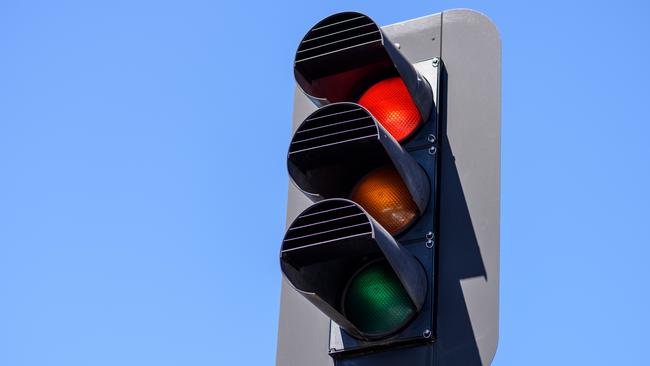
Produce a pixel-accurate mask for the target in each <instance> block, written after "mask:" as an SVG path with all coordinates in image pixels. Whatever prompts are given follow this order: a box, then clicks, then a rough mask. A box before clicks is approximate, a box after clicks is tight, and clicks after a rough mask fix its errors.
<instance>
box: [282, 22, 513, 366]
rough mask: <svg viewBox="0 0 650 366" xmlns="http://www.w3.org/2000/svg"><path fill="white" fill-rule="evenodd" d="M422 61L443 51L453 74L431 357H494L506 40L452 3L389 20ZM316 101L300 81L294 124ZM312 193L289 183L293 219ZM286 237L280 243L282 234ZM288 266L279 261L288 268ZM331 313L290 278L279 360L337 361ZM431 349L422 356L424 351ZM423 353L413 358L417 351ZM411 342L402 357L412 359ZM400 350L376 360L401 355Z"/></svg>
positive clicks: (484, 360)
mask: <svg viewBox="0 0 650 366" xmlns="http://www.w3.org/2000/svg"><path fill="white" fill-rule="evenodd" d="M383 29H384V31H385V32H386V34H387V35H388V37H389V38H390V39H391V40H392V41H393V42H396V43H399V44H400V51H401V52H402V53H403V54H404V56H406V58H407V59H409V61H411V62H412V63H417V62H420V61H423V60H428V59H431V58H433V57H441V58H442V60H443V61H444V63H445V66H446V70H447V74H448V81H447V90H446V91H443V98H445V96H446V99H447V101H446V121H447V123H446V124H447V127H446V139H445V140H444V141H443V142H442V144H443V146H442V149H441V151H440V153H441V156H440V157H441V174H442V176H441V186H440V189H441V197H440V211H441V212H440V217H441V220H440V233H439V239H438V241H437V243H436V244H437V246H438V248H437V250H438V252H437V255H438V258H439V295H438V299H439V302H438V320H437V321H438V326H437V332H438V334H437V341H436V342H435V343H434V352H433V359H432V360H431V361H430V362H427V363H426V364H428V365H440V366H451V365H454V366H456V365H458V366H461V365H462V366H472V365H481V364H482V365H489V364H490V363H491V361H492V359H493V357H494V354H495V352H496V347H497V341H498V329H499V327H498V319H499V316H498V315H499V310H498V309H499V222H500V220H499V215H500V214H499V212H500V123H501V42H500V39H499V34H498V32H497V30H496V28H495V26H494V25H493V24H492V22H491V21H490V20H489V19H488V18H486V17H485V16H484V15H482V14H480V13H477V12H474V11H472V10H465V9H462V10H450V11H445V12H443V13H438V14H433V15H429V16H426V17H422V18H418V19H414V20H410V21H407V22H403V23H397V24H393V25H389V26H386V27H383ZM315 109H316V107H315V106H314V105H313V104H312V103H311V102H310V101H309V100H308V99H307V98H306V97H305V96H304V95H303V94H302V93H301V92H300V91H299V90H298V89H296V93H295V99H294V115H293V128H294V130H295V128H297V126H298V124H299V123H300V122H302V120H303V119H304V118H305V117H307V115H309V114H310V113H311V112H313V111H314V110H315ZM310 204H311V202H310V201H309V200H308V199H307V198H306V197H305V196H303V195H302V194H301V193H300V192H299V191H298V190H297V189H296V188H295V187H294V186H293V185H292V184H289V199H288V206H287V226H288V225H289V223H290V222H291V221H292V220H293V219H294V218H295V217H296V216H297V215H298V214H299V213H300V212H301V211H303V210H304V209H305V208H306V207H307V206H309V205H310ZM277 245H278V246H279V243H278V244H277ZM278 270H279V268H278ZM328 345H329V319H328V318H327V317H325V316H324V315H323V314H322V313H320V312H319V311H318V310H317V309H316V307H314V306H313V305H311V304H310V303H309V302H308V301H307V300H305V299H304V298H303V297H302V296H300V295H299V294H297V293H296V292H295V291H294V290H293V289H292V288H291V286H289V285H288V284H287V283H286V281H285V280H283V282H282V294H281V303H280V322H279V332H278V349H277V358H276V364H277V365H281V366H305V365H310V366H332V365H334V361H333V359H332V358H331V357H330V356H329V355H328V349H327V347H328ZM421 359H422V358H421V357H418V358H417V360H420V361H419V362H422V361H421ZM415 360H416V358H414V359H413V360H412V361H415ZM409 361H410V360H409V355H408V352H407V353H406V354H404V355H403V356H400V362H399V364H402V363H403V364H412V365H414V366H420V365H421V366H424V364H422V363H418V364H415V363H409ZM395 364H396V363H395V360H392V361H388V360H387V361H386V362H385V363H384V362H381V363H379V362H376V361H375V362H374V363H373V365H377V366H383V365H384V366H387V365H395Z"/></svg>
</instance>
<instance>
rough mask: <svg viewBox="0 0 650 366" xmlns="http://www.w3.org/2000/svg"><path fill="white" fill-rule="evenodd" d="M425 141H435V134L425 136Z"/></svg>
mask: <svg viewBox="0 0 650 366" xmlns="http://www.w3.org/2000/svg"><path fill="white" fill-rule="evenodd" d="M427 141H429V142H430V143H434V142H436V136H435V135H433V134H431V135H429V136H427Z"/></svg>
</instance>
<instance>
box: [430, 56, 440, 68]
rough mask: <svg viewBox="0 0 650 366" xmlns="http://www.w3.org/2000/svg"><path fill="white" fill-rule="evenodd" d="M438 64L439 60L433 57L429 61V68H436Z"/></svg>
mask: <svg viewBox="0 0 650 366" xmlns="http://www.w3.org/2000/svg"><path fill="white" fill-rule="evenodd" d="M438 64H440V59H439V58H437V57H435V58H434V59H433V60H431V66H433V67H438Z"/></svg>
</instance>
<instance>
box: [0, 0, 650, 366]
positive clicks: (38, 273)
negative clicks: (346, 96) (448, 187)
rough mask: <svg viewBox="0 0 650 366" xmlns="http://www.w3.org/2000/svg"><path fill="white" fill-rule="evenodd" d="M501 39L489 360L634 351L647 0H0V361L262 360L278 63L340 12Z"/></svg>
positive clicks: (271, 243)
mask: <svg viewBox="0 0 650 366" xmlns="http://www.w3.org/2000/svg"><path fill="white" fill-rule="evenodd" d="M457 7H469V8H474V9H477V10H480V11H483V12H484V13H486V14H487V15H489V16H490V17H491V18H492V19H493V21H494V22H495V23H496V24H497V26H498V27H499V29H500V32H501V37H502V42H503V130H502V144H503V145H502V218H501V222H502V227H501V232H502V242H501V245H502V247H501V249H502V255H501V284H502V287H501V291H502V292H501V323H500V326H501V336H500V343H499V350H498V352H497V357H496V359H495V362H494V365H549V364H552V365H646V364H647V363H648V361H647V360H648V355H647V354H646V353H645V349H646V348H647V345H646V343H647V342H646V341H645V335H646V333H647V330H646V329H647V328H648V327H650V317H649V316H648V309H650V299H649V296H650V295H649V291H648V289H649V288H650V287H649V286H648V280H650V269H649V266H648V264H647V263H648V258H650V248H649V247H650V245H649V244H650V240H649V239H648V236H647V229H648V225H649V222H648V214H647V212H648V211H647V208H648V207H649V206H650V194H649V193H648V187H650V151H649V148H648V142H647V136H648V135H650V127H649V126H650V123H649V122H650V118H648V117H649V115H650V113H649V112H648V100H649V99H650V98H649V97H650V92H648V85H650V72H649V68H648V59H650V42H648V36H650V22H649V21H648V13H649V11H650V4H649V3H648V2H644V1H618V2H605V1H589V2H587V1H583V2H561V1H536V2H515V1H510V2H495V1H437V2H433V1H432V2H423V1H410V0H403V1H400V2H399V6H390V5H389V3H388V2H379V1H374V2H368V1H338V0H337V1H327V2H304V3H298V2H289V1H275V2H258V3H253V2H227V3H225V2H214V1H195V0H188V1H182V2H181V1H177V2H169V1H163V2H161V1H137V2H134V1H96V2H92V3H90V2H82V1H61V2H57V3H56V4H55V3H54V2H45V1H43V2H38V1H22V2H13V1H2V2H0V55H1V56H0V172H2V179H0V365H7V366H27V365H29V366H32V365H34V366H36V365H38V366H47V365H62V366H76V365H120V366H128V365H139V366H141V365H156V366H164V365H195V366H199V365H230V364H251V365H253V364H255V365H266V364H272V363H273V362H274V360H275V344H276V332H277V321H278V309H279V294H280V280H281V275H280V269H279V265H278V259H277V256H278V248H279V244H280V240H281V238H282V235H283V230H284V214H285V206H286V191H287V189H286V186H287V173H286V168H285V161H284V159H285V154H286V149H287V144H288V142H289V139H290V118H291V108H292V107H291V98H292V95H293V87H294V81H293V75H292V68H291V67H292V58H293V52H294V51H295V48H296V45H297V43H298V41H299V40H300V38H301V37H302V35H303V33H304V32H305V31H306V30H307V29H308V28H309V27H310V26H311V25H313V24H314V23H315V22H316V21H318V20H319V19H321V18H323V17H325V16H326V15H328V14H330V13H332V12H336V11H341V10H357V11H362V12H365V13H367V14H368V15H370V16H372V17H373V18H375V19H376V20H377V21H378V23H380V24H390V23H394V22H398V21H402V20H405V19H409V18H413V17H419V16H422V15H426V14H430V13H435V12H438V11H441V10H444V9H449V8H457Z"/></svg>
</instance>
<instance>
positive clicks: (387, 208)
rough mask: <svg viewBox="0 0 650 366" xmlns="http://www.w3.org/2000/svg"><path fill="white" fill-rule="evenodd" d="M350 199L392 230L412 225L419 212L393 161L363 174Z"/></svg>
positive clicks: (391, 231) (392, 232)
mask: <svg viewBox="0 0 650 366" xmlns="http://www.w3.org/2000/svg"><path fill="white" fill-rule="evenodd" d="M350 199H351V200H353V201H354V202H356V203H358V204H359V205H361V207H363V208H364V209H365V210H366V211H368V213H369V214H370V215H371V216H372V217H374V218H375V220H377V222H379V224H381V226H383V227H384V228H385V229H386V230H388V232H389V233H391V234H395V233H397V232H399V231H400V230H402V229H403V228H405V227H406V226H408V224H410V223H411V222H412V221H413V220H414V219H415V217H416V216H417V214H418V207H417V205H416V204H415V202H413V199H412V198H411V194H410V193H409V191H408V188H406V185H405V184H404V181H402V177H400V175H399V173H397V170H395V167H393V166H392V165H387V166H384V167H381V168H378V169H375V170H373V171H372V172H370V173H369V174H368V175H366V176H365V177H363V178H362V179H361V181H360V182H359V183H358V184H357V186H356V187H354V189H353V190H352V193H351V194H350Z"/></svg>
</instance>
